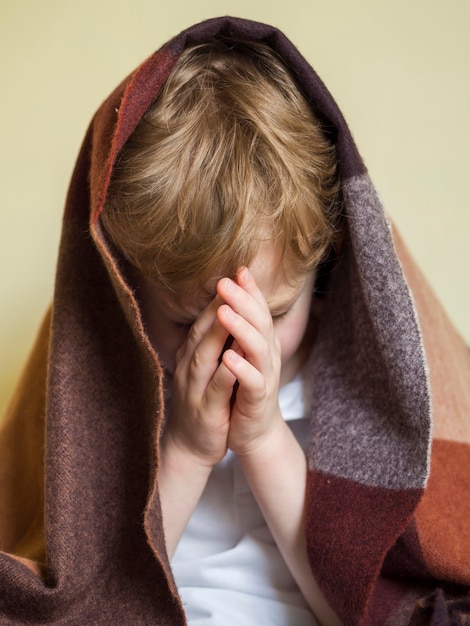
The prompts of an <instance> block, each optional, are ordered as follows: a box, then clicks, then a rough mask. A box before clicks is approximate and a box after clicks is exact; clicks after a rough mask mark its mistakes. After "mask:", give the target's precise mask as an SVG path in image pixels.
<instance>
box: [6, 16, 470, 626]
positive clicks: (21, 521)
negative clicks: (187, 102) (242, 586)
mask: <svg viewBox="0 0 470 626" xmlns="http://www.w3.org/2000/svg"><path fill="white" fill-rule="evenodd" d="M218 34H223V35H228V36H236V37H241V38H245V39H253V40H262V41H265V42H267V43H268V44H269V45H270V46H272V48H273V49H275V50H276V51H277V52H278V53H279V54H280V55H281V56H282V57H283V59H284V60H285V62H286V63H287V64H288V66H289V67H290V69H291V71H292V74H293V75H294V77H295V79H296V81H297V83H298V85H299V88H300V89H301V91H302V93H303V94H304V96H305V97H306V99H307V101H308V102H309V103H310V105H311V106H312V108H313V110H314V111H315V114H316V115H317V116H318V117H319V118H320V119H321V120H322V121H323V123H324V124H325V125H326V126H327V127H328V129H329V132H330V134H331V135H332V136H333V137H334V138H335V142H336V144H337V151H338V157H339V167H340V177H341V183H342V194H343V198H344V208H343V211H344V216H345V217H344V222H345V233H344V243H343V248H342V252H341V255H340V257H339V258H338V259H337V261H336V265H335V268H334V271H333V272H332V274H331V276H330V280H329V284H328V292H327V294H326V295H325V297H324V314H323V315H322V319H321V322H320V327H319V330H318V336H317V339H316V344H315V349H314V363H313V371H312V385H311V392H312V397H313V402H312V406H313V410H312V415H311V430H310V445H309V451H308V482H307V494H306V512H305V515H306V540H307V550H308V557H309V562H310V564H311V568H312V572H313V574H314V576H315V578H316V580H317V581H318V584H319V585H320V587H321V589H322V591H323V593H324V594H325V596H326V598H327V599H328V601H329V602H330V604H331V605H332V607H333V608H334V609H335V611H336V612H337V614H338V615H339V617H340V618H341V620H342V621H343V623H344V624H347V625H351V626H352V625H358V624H361V625H364V626H372V625H382V624H384V625H390V626H391V625H402V624H413V625H416V626H417V625H422V624H433V625H441V624H442V625H450V624H470V594H469V588H470V495H469V494H470V353H469V351H468V349H467V348H466V346H465V344H464V342H463V341H462V339H461V337H460V336H459V335H458V333H457V332H456V331H455V329H454V328H453V326H452V324H451V323H450V321H449V319H448V317H447V315H446V313H445V311H444V310H443V308H442V307H441V305H440V304H439V302H438V301H437V300H436V298H435V296H434V294H433V293H432V291H431V289H430V288H429V286H428V284H427V283H426V281H425V279H424V278H423V276H422V275H421V274H420V272H419V269H418V268H417V267H416V265H415V263H414V262H413V260H412V258H411V257H410V255H409V253H408V252H407V250H406V248H405V246H404V244H403V242H402V240H401V239H400V237H399V235H398V234H397V232H396V231H395V229H394V228H393V227H392V226H391V225H390V223H389V221H388V220H387V218H386V216H385V213H384V210H383V208H382V206H381V203H380V200H379V198H378V195H377V193H376V191H375V190H374V187H373V185H372V183H371V181H370V179H369V176H368V174H367V170H366V167H365V165H364V163H363V161H362V159H361V157H360V154H359V152H358V150H357V148H356V146H355V144H354V141H353V139H352V136H351V133H350V131H349V130H348V127H347V125H346V122H345V120H344V119H343V116H342V114H341V112H340V111H339V109H338V107H337V105H336V104H335V102H334V100H333V98H332V97H331V95H330V94H329V92H328V91H327V89H326V88H325V86H324V85H323V83H322V81H321V80H320V79H319V77H318V76H317V74H316V73H315V72H314V70H313V69H312V68H311V67H310V65H309V64H308V63H307V61H306V60H305V59H304V58H303V57H302V56H301V55H300V53H299V52H298V51H297V50H296V48H295V47H294V46H293V45H292V43H290V42H289V40H288V39H287V38H286V37H285V36H284V35H283V34H282V33H281V32H280V31H279V30H277V29H276V28H273V27H271V26H267V25H264V24H259V23H254V22H250V21H245V20H240V19H236V18H229V17H224V18H217V19H212V20H208V21H205V22H203V23H201V24H198V25H196V26H193V27H191V28H189V29H187V30H185V31H184V32H182V33H181V34H179V35H178V36H176V37H175V38H174V39H172V40H171V41H170V42H168V43H167V44H166V45H164V46H163V47H162V48H161V49H160V50H159V51H157V52H156V53H155V54H153V55H152V56H151V57H150V58H149V59H148V60H146V61H145V62H144V63H143V64H142V65H141V66H140V67H138V68H137V70H136V71H135V72H134V73H132V74H131V76H129V77H128V78H127V79H125V80H124V81H123V83H122V84H120V85H119V86H118V87H117V88H116V90H115V91H114V92H113V93H112V94H111V95H110V96H109V98H108V99H107V100H106V101H105V102H104V103H103V105H102V106H101V107H100V108H99V110H98V111H97V113H96V114H95V116H94V118H93V120H92V122H91V125H90V127H89V129H88V132H87V134H86V136H85V139H84V142H83V146H82V149H81V151H80V154H79V156H78V160H77V163H76V167H75V170H74V173H73V176H72V180H71V183H70V188H69V192H68V196H67V199H66V206H65V212H64V218H63V229H62V235H61V244H60V250H59V258H58V265H57V276H56V283H55V291H54V298H53V304H52V306H51V309H50V310H49V311H48V312H47V314H46V316H45V318H44V321H43V323H42V326H41V328H40V330H39V334H38V338H37V341H36V344H35V346H34V348H33V351H32V353H31V356H30V359H29V361H28V363H27V365H26V367H25V369H24V373H23V376H22V378H21V380H20V382H19V385H18V388H17V390H16V393H15V394H14V396H13V398H12V401H11V403H10V406H9V409H8V413H7V415H6V417H5V420H4V422H3V426H2V431H1V434H0V550H1V552H0V624H2V625H3V624H5V625H7V624H8V625H10V624H11V625H13V624H15V625H19V624H29V623H32V624H33V623H41V624H63V625H65V624H67V625H69V624H70V625H71V624H74V625H77V624H103V625H105V624H106V625H109V624H132V625H135V626H138V625H139V624H141V625H144V624H154V625H156V626H157V625H161V626H163V625H167V626H178V625H182V624H185V623H186V620H185V615H184V607H183V605H182V602H181V599H180V597H179V594H178V590H177V588H176V585H175V582H174V579H173V576H172V571H171V566H170V563H169V559H168V556H167V553H166V548H165V540H164V536H163V527H162V514H161V507H160V501H159V494H158V488H157V478H158V471H159V458H160V457H159V454H160V453H159V437H160V434H161V430H162V420H163V414H164V395H163V390H162V367H161V365H160V363H159V360H158V356H157V354H156V353H155V351H154V350H153V348H152V346H151V344H150V342H149V339H148V337H147V335H146V333H145V329H144V325H143V322H142V316H141V312H140V309H139V305H138V303H137V300H136V297H135V290H134V287H133V277H132V271H131V269H130V268H129V267H128V265H127V264H126V263H125V262H124V261H123V260H122V259H121V258H119V257H118V256H117V255H116V254H115V252H114V251H113V248H112V246H111V245H110V243H109V242H108V240H107V238H106V235H105V233H104V232H103V229H102V226H101V221H100V213H101V211H102V210H103V206H104V203H105V199H106V190H107V186H108V184H109V181H110V176H111V173H112V170H113V165H114V163H115V162H116V158H117V156H118V154H119V152H120V149H121V148H122V146H123V145H124V144H125V142H126V141H127V139H128V138H129V136H130V134H131V133H132V131H133V129H134V128H135V127H136V125H137V123H138V121H139V119H140V118H141V117H142V115H143V114H144V112H145V111H146V110H147V109H148V107H149V105H150V104H151V102H152V101H153V100H154V98H155V96H156V94H157V93H158V91H159V89H160V88H161V86H162V84H163V83H164V82H165V80H166V78H167V77H168V75H169V73H170V71H171V69H172V67H173V65H174V63H175V61H176V59H177V58H178V57H179V55H180V54H181V52H182V50H183V49H184V48H185V46H187V45H189V44H192V43H197V42H200V41H204V40H206V39H207V38H208V37H212V36H215V35H218Z"/></svg>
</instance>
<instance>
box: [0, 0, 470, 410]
mask: <svg viewBox="0 0 470 626" xmlns="http://www.w3.org/2000/svg"><path fill="white" fill-rule="evenodd" d="M218 15H235V16H238V17H245V18H251V19H255V20H258V21H264V22H268V23H271V24H273V25H275V26H277V27H279V28H281V29H282V30H284V32H285V33H286V35H287V36H288V37H290V38H291V39H292V40H293V41H294V43H295V44H296V45H297V46H298V47H299V48H300V50H301V52H302V53H303V54H304V56H305V57H306V58H307V59H308V60H309V61H310V63H311V64H312V65H313V66H314V67H315V69H316V70H317V71H318V72H319V74H320V76H321V77H322V78H323V80H324V81H325V82H326V84H327V85H328V87H329V89H330V91H332V93H333V95H334V96H335V98H336V100H337V101H338V103H339V105H340V107H341V108H342V110H343V112H344V114H345V116H346V119H347V120H348V121H349V123H350V126H351V128H352V131H353V134H354V136H355V138H356V141H357V144H358V146H359V149H360V151H361V153H362V155H363V157H364V159H365V162H366V164H367V166H368V168H369V171H370V173H371V176H372V179H373V180H374V182H375V184H376V186H377V188H378V190H379V193H380V195H381V197H382V199H383V201H384V204H385V207H386V209H387V211H388V212H389V214H390V215H391V216H392V217H393V219H394V220H395V221H396V223H397V224H398V226H399V228H400V230H401V231H402V234H403V235H404V238H405V240H406V241H407V242H408V244H409V246H410V247H411V249H412V251H413V253H414V256H415V258H417V260H418V262H419V263H420V265H421V267H422V268H423V270H424V272H425V274H426V275H427V277H428V279H429V280H430V282H431V284H432V285H433V286H434V288H435V290H436V291H437V293H438V295H439V296H440V297H441V299H442V301H443V302H444V303H445V305H446V308H447V310H448V311H449V313H450V316H451V318H452V319H453V320H454V322H455V324H456V325H457V327H458V329H459V330H460V331H461V332H462V333H463V335H464V337H465V338H466V340H467V342H470V288H469V285H468V278H467V277H468V268H469V265H470V245H469V244H470V240H469V230H470V212H469V202H468V185H467V179H468V170H469V165H470V151H469V144H470V122H469V115H468V111H470V85H469V80H468V77H469V68H470V37H469V36H468V23H469V18H470V4H469V3H468V1H467V0H426V1H425V0H406V1H405V0H389V1H387V2H385V1H381V0H375V1H374V2H370V0H355V1H354V2H351V0H328V1H326V0H323V1H321V0H317V1H312V0H309V1H308V2H307V1H306V0H305V1H302V0H291V1H290V2H282V3H274V2H267V1H266V0H263V1H256V0H250V1H248V0H238V1H236V2H234V1H230V0H203V1H199V2H195V1H194V0H180V1H179V2H173V3H171V2H158V1H156V0H128V1H126V2H125V1H122V0H113V1H111V0H80V2H78V1H71V0H68V1H67V0H41V1H40V2H38V1H37V0H21V1H18V0H1V5H0V72H1V100H0V113H1V114H0V125H1V126H0V177H1V178H0V180H1V189H0V197H1V205H0V242H1V245H0V272H1V273H0V278H1V299H0V355H1V359H0V415H1V414H2V413H3V408H4V406H5V404H6V402H7V400H8V397H9V396H10V394H11V391H12V389H13V385H14V382H15V380H16V379H17V377H18V374H19V371H20V368H21V366H22V364H23V362H24V359H25V357H26V355H27V353H28V351H29V348H30V346H31V343H32V341H33V338H34V336H35V333H36V329H37V327H38V324H39V321H40V318H41V316H42V315H43V313H44V311H45V309H46V307H47V305H48V303H49V302H50V300H51V298H52V292H53V280H54V269H55V261H56V255H57V247H58V241H59V233H60V222H61V214H62V209H63V204H64V198H65V194H66V190H67V186H68V182H69V177H70V174H71V171H72V167H73V165H74V161H75V158H76V155H77V153H78V149H79V145H80V143H81V140H82V138H83V135H84V132H85V129H86V127H87V125H88V122H89V120H90V118H91V116H92V114H93V112H94V111H95V109H96V108H97V106H98V105H99V104H100V102H101V101H102V100H103V99H104V98H105V97H106V96H107V95H108V93H109V92H110V91H111V89H113V88H114V86H115V85H116V84H117V83H118V82H119V81H120V80H121V79H122V78H123V77H124V76H125V75H126V74H127V73H129V72H130V71H131V70H133V69H134V67H135V66H136V65H137V64H138V63H140V61H142V60H143V59H144V58H146V57H147V56H148V55H149V54H151V53H152V52H153V51H154V50H155V49H156V48H158V47H159V46H160V45H161V44H162V43H164V42H165V41H166V40H167V39H169V38H170V37H171V36H173V35H174V34H176V33H177V32H179V31H180V30H182V29H183V28H185V27H187V26H189V25H190V24H192V23H195V22H198V21H201V20H203V19H205V18H208V17H215V16H218Z"/></svg>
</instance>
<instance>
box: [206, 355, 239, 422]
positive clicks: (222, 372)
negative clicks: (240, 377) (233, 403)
mask: <svg viewBox="0 0 470 626" xmlns="http://www.w3.org/2000/svg"><path fill="white" fill-rule="evenodd" d="M236 381H237V378H236V376H234V374H233V372H231V371H230V370H229V369H228V367H227V366H226V365H225V364H224V362H223V361H222V362H221V363H220V365H219V367H218V368H217V370H216V372H215V374H214V376H213V377H212V380H211V381H210V383H209V385H208V388H207V402H208V403H209V404H210V406H211V408H214V409H216V410H220V409H224V408H225V407H226V406H227V402H229V400H230V398H231V396H232V392H233V387H234V385H235V383H236Z"/></svg>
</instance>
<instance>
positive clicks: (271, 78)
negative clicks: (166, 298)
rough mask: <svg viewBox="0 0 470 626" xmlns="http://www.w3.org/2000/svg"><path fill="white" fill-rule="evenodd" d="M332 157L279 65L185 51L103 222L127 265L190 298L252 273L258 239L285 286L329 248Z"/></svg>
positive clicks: (259, 57) (227, 46)
mask: <svg viewBox="0 0 470 626" xmlns="http://www.w3.org/2000/svg"><path fill="white" fill-rule="evenodd" d="M338 194H339V183H338V179H337V172H336V156H335V151H334V148H333V146H332V145H331V144H330V143H329V141H327V139H326V137H325V135H324V132H323V131H322V128H321V126H320V123H319V122H318V120H316V119H315V118H314V117H313V114H312V111H311V109H310V107H309V105H308V104H307V102H306V101H305V99H304V97H303V96H302V95H301V94H300V92H299V90H298V88H297V86H296V85H295V83H294V81H293V79H292V77H291V76H290V74H289V72H288V71H287V69H286V68H285V66H284V64H283V62H282V61H281V60H280V59H279V58H278V56H277V55H276V54H275V53H274V52H273V50H272V49H271V48H270V47H269V46H267V45H265V44H262V43H255V42H238V41H237V42H236V41H231V40H226V39H217V40H211V41H210V42H208V43H204V44H201V45H196V46H193V47H191V48H188V49H187V50H185V51H184V53H183V54H182V56H181V57H180V59H179V60H178V61H177V63H176V65H175V67H174V69H173V71H172V73H171V75H170V77H169V78H168V80H167V81H166V83H165V85H164V88H163V90H162V91H161V93H160V94H159V96H158V97H157V99H156V101H155V103H154V104H153V106H152V107H151V108H150V109H149V111H148V112H147V113H146V114H145V116H144V118H143V119H142V120H141V122H140V123H139V125H138V127H137V129H136V130H135V132H134V133H133V135H132V136H131V138H130V139H129V141H128V142H127V144H126V145H125V147H124V148H123V151H122V153H121V155H120V157H119V161H118V163H117V165H116V168H115V171H114V174H113V179H112V181H111V185H110V189H109V195H108V199H107V206H106V208H105V211H104V212H103V214H102V219H103V222H104V226H105V229H106V231H107V232H108V233H109V235H110V236H111V238H112V240H113V241H114V243H115V244H116V245H117V247H118V248H119V249H120V250H121V252H122V253H123V254H124V255H125V256H126V257H127V258H128V259H129V261H130V262H131V263H132V264H133V265H134V266H135V267H136V268H137V269H138V270H139V271H140V272H141V273H142V274H143V275H144V276H146V277H147V278H148V279H149V280H151V281H152V282H155V283H156V284H157V285H160V286H161V287H163V288H164V289H166V290H169V291H170V292H173V293H179V294H186V296H187V295H188V294H193V293H196V292H197V291H198V290H200V289H201V288H204V286H205V285H206V284H207V283H208V282H209V281H213V280H214V279H215V278H217V277H220V276H222V275H233V274H234V273H235V272H236V270H237V269H238V268H239V267H240V266H242V265H249V264H250V262H251V261H252V260H253V258H254V257H255V255H256V252H257V249H258V246H259V244H260V242H261V241H266V240H272V241H273V244H275V245H279V246H280V247H281V250H282V253H283V263H282V266H283V267H282V271H283V272H285V275H286V277H287V278H289V277H294V276H295V275H296V274H298V273H299V272H304V271H308V270H309V269H311V268H312V267H314V266H315V265H317V264H318V263H319V261H320V260H321V259H322V258H323V257H324V255H325V253H326V251H327V250H328V249H329V248H330V246H331V244H332V241H333V238H334V235H335V224H336V221H337V214H338V205H339V200H338Z"/></svg>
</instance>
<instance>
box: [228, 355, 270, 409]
mask: <svg viewBox="0 0 470 626" xmlns="http://www.w3.org/2000/svg"><path fill="white" fill-rule="evenodd" d="M222 365H224V366H225V367H226V368H227V370H229V372H230V373H231V374H232V376H234V377H235V378H236V380H237V381H238V382H239V384H240V391H239V393H242V394H243V396H244V399H245V402H247V403H248V404H253V405H256V404H257V403H259V402H260V401H263V400H264V399H265V398H266V392H267V389H266V381H265V379H264V376H263V375H262V374H261V372H259V371H258V370H257V369H256V367H254V366H253V365H252V364H251V363H249V362H248V361H247V360H246V359H244V358H243V356H241V355H240V354H239V353H238V352H236V351H235V350H231V349H230V350H227V351H226V352H224V355H223V357H222Z"/></svg>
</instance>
